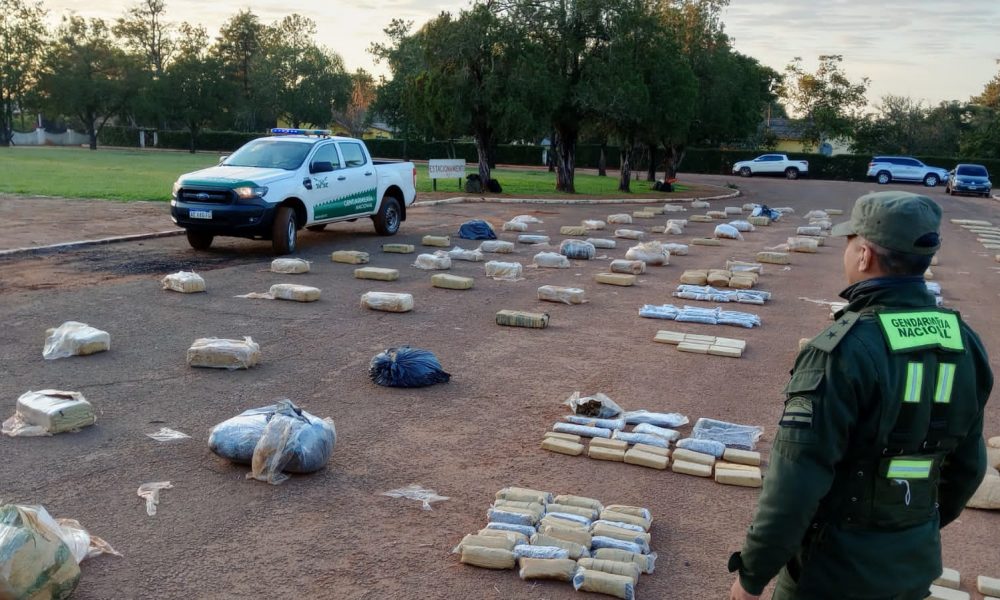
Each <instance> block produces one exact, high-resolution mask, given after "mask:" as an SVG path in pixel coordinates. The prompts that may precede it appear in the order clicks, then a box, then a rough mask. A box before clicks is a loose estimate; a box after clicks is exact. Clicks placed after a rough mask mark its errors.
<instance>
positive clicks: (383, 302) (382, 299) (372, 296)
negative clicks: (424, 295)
mask: <svg viewBox="0 0 1000 600" xmlns="http://www.w3.org/2000/svg"><path fill="white" fill-rule="evenodd" d="M361 306H363V307H364V308H368V309H371V310H378V311H382V312H395V313H404V312H410V311H411V310H413V294H404V293H395V292H365V293H364V294H362V295H361Z"/></svg>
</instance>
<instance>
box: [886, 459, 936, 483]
mask: <svg viewBox="0 0 1000 600" xmlns="http://www.w3.org/2000/svg"><path fill="white" fill-rule="evenodd" d="M933 465H934V461H933V460H907V459H901V458H897V459H893V460H892V461H890V462H889V471H888V472H887V473H886V474H885V476H886V477H887V478H888V479H927V478H928V477H930V476H931V467H932V466H933Z"/></svg>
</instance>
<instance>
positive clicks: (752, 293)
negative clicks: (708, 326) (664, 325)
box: [673, 285, 771, 305]
mask: <svg viewBox="0 0 1000 600" xmlns="http://www.w3.org/2000/svg"><path fill="white" fill-rule="evenodd" d="M673 296H674V297H675V298H681V299H683V300H700V301H703V302H737V303H740V304H758V305H760V304H764V303H765V302H767V301H768V300H770V299H771V293H770V292H763V291H760V290H717V289H715V288H714V287H711V286H707V285H679V286H677V291H676V292H674V293H673Z"/></svg>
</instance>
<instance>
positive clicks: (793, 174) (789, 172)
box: [785, 167, 799, 179]
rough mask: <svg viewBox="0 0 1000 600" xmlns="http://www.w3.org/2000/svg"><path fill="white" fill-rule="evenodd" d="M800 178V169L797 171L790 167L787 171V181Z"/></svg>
mask: <svg viewBox="0 0 1000 600" xmlns="http://www.w3.org/2000/svg"><path fill="white" fill-rule="evenodd" d="M798 178H799V170H798V169H796V168H795V167H788V168H787V169H785V179H798Z"/></svg>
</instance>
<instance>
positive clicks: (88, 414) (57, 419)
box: [3, 390, 97, 437]
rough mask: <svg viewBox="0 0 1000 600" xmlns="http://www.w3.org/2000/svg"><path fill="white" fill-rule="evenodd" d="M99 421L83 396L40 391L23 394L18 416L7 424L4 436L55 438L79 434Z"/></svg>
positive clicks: (17, 408) (15, 413) (17, 409)
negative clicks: (45, 436)
mask: <svg viewBox="0 0 1000 600" xmlns="http://www.w3.org/2000/svg"><path fill="white" fill-rule="evenodd" d="M96 421H97V418H96V417H95V416H94V407H93V406H91V404H90V402H87V399H86V398H84V397H83V394H81V393H79V392H65V391H62V390H40V391H37V392H26V393H24V394H21V396H20V397H19V398H18V399H17V404H16V408H15V409H14V416H13V417H11V418H10V419H8V420H6V421H4V423H3V433H4V434H6V435H10V436H14V437H16V436H39V435H52V434H55V433H62V432H65V431H76V430H78V429H81V428H83V427H87V426H89V425H93V424H94V423H95V422H96Z"/></svg>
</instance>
